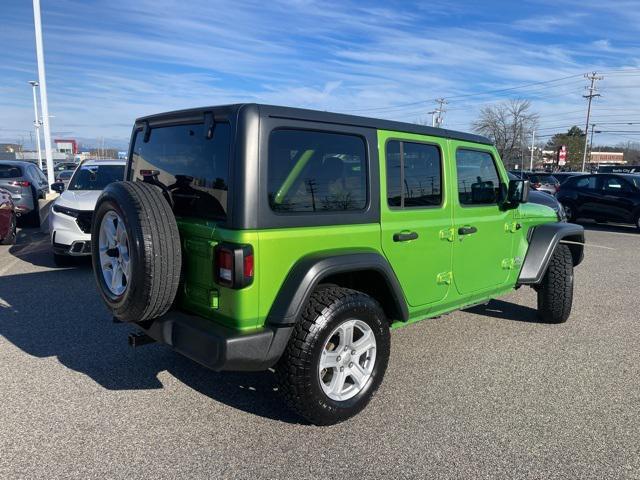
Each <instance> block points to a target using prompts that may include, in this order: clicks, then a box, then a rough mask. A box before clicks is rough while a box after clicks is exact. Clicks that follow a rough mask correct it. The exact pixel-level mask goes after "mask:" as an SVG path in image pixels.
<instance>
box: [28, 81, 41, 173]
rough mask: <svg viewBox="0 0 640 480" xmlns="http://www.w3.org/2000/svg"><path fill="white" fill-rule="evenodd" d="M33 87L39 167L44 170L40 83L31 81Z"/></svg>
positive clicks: (34, 122)
mask: <svg viewBox="0 0 640 480" xmlns="http://www.w3.org/2000/svg"><path fill="white" fill-rule="evenodd" d="M29 85H31V90H32V91H33V112H34V114H35V120H34V121H33V124H34V125H35V127H36V145H37V148H38V167H40V170H42V148H41V147H40V125H42V121H41V120H40V117H39V115H38V96H37V95H36V88H38V82H36V81H35V80H31V81H30V82H29Z"/></svg>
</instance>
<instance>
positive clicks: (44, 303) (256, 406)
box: [0, 248, 302, 423]
mask: <svg viewBox="0 0 640 480" xmlns="http://www.w3.org/2000/svg"><path fill="white" fill-rule="evenodd" d="M25 251H26V250H25ZM18 256H20V258H23V257H24V258H23V259H24V260H25V261H28V262H30V263H32V264H35V265H49V264H50V263H51V262H52V260H51V255H50V252H49V251H48V249H43V248H38V249H35V250H30V251H27V253H24V254H23V255H22V254H20V255H18ZM132 331H134V327H131V326H128V325H125V324H114V323H113V322H112V320H111V316H110V314H109V312H108V310H107V309H106V308H105V307H104V305H103V303H102V300H101V299H100V298H99V295H98V292H97V290H96V288H95V282H94V279H93V271H92V269H91V264H90V262H80V263H79V264H78V266H77V267H76V268H68V269H58V270H49V271H43V272H35V273H25V274H18V275H5V276H0V335H1V336H3V337H4V338H6V339H7V340H8V341H9V342H11V343H12V344H13V345H15V346H16V347H18V348H20V349H21V350H22V351H24V352H25V353H27V354H29V355H32V356H34V357H37V358H48V357H56V358H57V359H58V361H59V362H60V363H61V364H62V365H64V366H65V367H67V368H69V369H71V370H73V371H76V372H80V373H83V374H85V375H87V376H88V377H90V378H91V379H93V380H94V381H95V382H97V383H98V384H99V385H101V386H102V387H104V388H106V389H109V390H145V389H160V388H163V385H162V383H161V381H160V380H159V379H158V375H159V374H160V373H161V372H164V371H168V372H169V373H170V374H171V375H173V376H174V377H175V378H176V379H178V380H179V381H180V382H182V383H184V384H185V385H187V386H189V387H190V388H192V389H194V390H196V391H198V392H200V393H202V394H203V395H206V396H208V397H210V398H211V399H213V400H215V401H218V402H221V403H224V404H226V405H229V406H231V407H234V408H237V409H239V410H243V411H246V412H248V413H252V414H255V415H259V416H263V417H267V418H271V419H275V420H279V421H283V422H289V423H301V422H302V420H301V419H299V418H298V417H297V416H295V414H293V413H291V412H290V411H289V410H288V409H287V408H286V406H285V404H284V402H283V400H282V399H281V398H280V396H279V395H278V392H277V391H276V381H275V375H274V374H273V373H272V372H255V373H233V372H221V373H217V372H213V371H211V370H208V369H206V368H204V367H201V366H199V365H197V364H196V363H194V362H192V361H191V360H188V359H186V358H184V357H182V356H181V355H179V354H177V353H174V352H172V351H171V350H170V349H169V348H168V347H166V346H162V345H148V346H144V347H140V348H137V349H132V348H131V347H129V345H128V342H127V336H128V334H129V333H130V332H132Z"/></svg>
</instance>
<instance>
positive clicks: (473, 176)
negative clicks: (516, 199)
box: [456, 149, 500, 205]
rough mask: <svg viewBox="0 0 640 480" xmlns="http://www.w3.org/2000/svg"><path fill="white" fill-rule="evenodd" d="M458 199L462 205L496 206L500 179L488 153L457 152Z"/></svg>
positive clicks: (462, 150) (473, 151) (498, 197)
mask: <svg viewBox="0 0 640 480" xmlns="http://www.w3.org/2000/svg"><path fill="white" fill-rule="evenodd" d="M456 168H457V171H458V198H459V199H460V203H461V204H462V205H489V204H496V203H498V201H499V199H500V177H499V176H498V171H497V170H496V166H495V164H494V163H493V157H492V156H491V154H490V153H488V152H480V151H476V150H465V149H459V150H458V151H457V152H456Z"/></svg>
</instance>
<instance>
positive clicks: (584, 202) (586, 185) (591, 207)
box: [575, 175, 602, 218]
mask: <svg viewBox="0 0 640 480" xmlns="http://www.w3.org/2000/svg"><path fill="white" fill-rule="evenodd" d="M597 183H598V182H597V178H596V176H595V175H588V176H584V177H580V178H579V179H577V180H576V183H575V192H576V205H575V208H576V210H575V211H576V214H577V216H578V217H579V216H584V217H587V218H594V217H597V216H599V215H601V211H602V208H601V206H600V202H601V192H600V191H599V186H598V185H597Z"/></svg>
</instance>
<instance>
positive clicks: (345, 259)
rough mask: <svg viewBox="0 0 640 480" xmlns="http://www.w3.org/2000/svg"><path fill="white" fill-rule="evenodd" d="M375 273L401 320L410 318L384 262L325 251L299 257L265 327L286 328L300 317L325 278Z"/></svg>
mask: <svg viewBox="0 0 640 480" xmlns="http://www.w3.org/2000/svg"><path fill="white" fill-rule="evenodd" d="M367 270H371V271H375V272H376V273H379V274H380V275H382V277H383V278H384V280H385V282H386V286H387V288H389V289H390V290H391V293H392V296H393V300H394V302H395V305H394V306H395V308H396V310H397V311H398V312H399V315H400V317H401V318H400V320H402V321H406V320H408V318H409V308H408V306H407V302H406V299H405V297H404V294H403V291H402V287H401V286H400V282H398V278H397V277H396V275H395V273H394V271H393V269H392V268H391V265H389V262H388V261H387V259H386V258H385V257H384V256H382V255H381V254H380V253H379V252H377V251H374V250H347V251H344V250H340V251H335V250H333V251H324V252H317V253H313V254H310V255H307V256H305V257H303V258H301V259H300V260H299V261H298V262H297V263H296V264H295V265H294V266H293V267H292V268H291V270H290V271H289V274H288V275H287V277H286V278H285V281H284V283H283V284H282V286H281V287H280V290H279V292H278V294H277V295H276V299H275V301H274V302H273V305H272V306H271V310H270V311H269V314H268V315H267V322H266V323H267V324H269V325H273V326H286V325H292V324H295V323H296V322H297V321H298V319H299V318H300V313H301V312H302V308H303V307H304V306H305V305H306V303H307V301H308V300H309V297H310V296H311V293H312V292H313V290H314V288H315V287H316V286H317V285H318V284H319V283H320V282H321V281H322V280H323V279H325V278H327V277H329V276H331V275H335V274H339V273H349V272H362V271H367Z"/></svg>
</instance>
